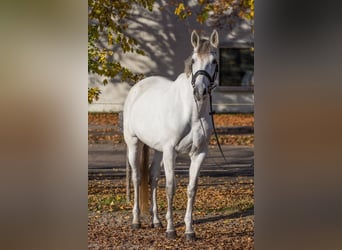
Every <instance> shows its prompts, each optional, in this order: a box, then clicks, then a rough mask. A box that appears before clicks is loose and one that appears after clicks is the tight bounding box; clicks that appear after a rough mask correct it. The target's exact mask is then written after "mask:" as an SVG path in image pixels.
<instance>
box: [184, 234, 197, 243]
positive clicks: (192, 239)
mask: <svg viewBox="0 0 342 250" xmlns="http://www.w3.org/2000/svg"><path fill="white" fill-rule="evenodd" d="M185 239H186V240H188V241H194V240H196V235H195V233H186V234H185Z"/></svg>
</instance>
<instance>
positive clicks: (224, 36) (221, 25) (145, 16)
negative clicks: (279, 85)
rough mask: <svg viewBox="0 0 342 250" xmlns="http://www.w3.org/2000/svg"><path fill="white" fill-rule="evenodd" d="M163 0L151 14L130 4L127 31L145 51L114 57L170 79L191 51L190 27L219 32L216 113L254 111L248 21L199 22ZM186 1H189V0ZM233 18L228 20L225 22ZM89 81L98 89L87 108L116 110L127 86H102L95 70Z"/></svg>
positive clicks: (115, 83)
mask: <svg viewBox="0 0 342 250" xmlns="http://www.w3.org/2000/svg"><path fill="white" fill-rule="evenodd" d="M166 2H167V1H156V3H155V6H154V11H153V12H152V13H151V12H149V11H147V10H144V9H138V8H137V9H135V10H134V12H133V15H132V19H131V21H130V22H131V23H130V29H129V31H130V32H131V35H132V36H133V37H134V38H136V39H137V40H138V41H139V42H140V44H141V45H142V46H141V48H142V49H143V50H144V51H145V53H146V55H145V56H141V55H137V54H130V53H126V54H124V53H121V52H120V50H119V49H116V48H111V49H113V50H114V51H115V50H116V51H115V53H114V58H115V60H120V62H121V63H122V64H123V65H124V66H126V67H128V68H129V69H131V70H132V71H133V72H136V73H143V74H145V76H152V75H160V76H164V77H167V78H169V79H171V80H175V79H176V78H177V76H178V75H179V74H180V73H182V72H183V71H184V61H185V60H186V59H187V58H188V57H189V56H190V55H191V52H192V46H191V43H190V35H191V32H192V30H194V29H196V30H197V32H198V33H199V34H202V35H203V36H207V37H208V36H209V35H210V34H211V32H212V30H213V28H216V30H217V31H218V33H219V38H220V43H219V76H218V83H219V87H217V88H216V90H215V92H214V94H213V105H214V109H215V110H216V112H221V113H251V112H253V110H254V35H253V32H252V28H251V27H252V26H251V23H250V21H246V20H243V19H239V18H235V19H234V20H231V18H230V17H229V16H228V15H227V16H223V17H221V18H220V19H219V20H215V19H214V18H211V19H209V20H208V21H207V23H206V24H204V25H200V24H198V23H197V22H196V21H195V18H189V19H187V20H179V18H178V17H177V16H176V15H175V14H174V13H173V11H174V9H172V8H164V9H162V10H160V7H161V6H165V4H166ZM189 2H190V4H191V2H195V1H189ZM230 21H233V22H232V23H233V25H230V23H231V22H230ZM89 81H90V84H91V86H98V87H99V88H100V89H101V91H102V94H101V96H100V99H99V100H98V101H95V102H94V103H92V104H89V107H88V111H89V112H119V111H121V110H122V109H123V104H124V101H125V97H126V95H127V93H128V91H129V89H130V87H131V86H130V85H129V84H128V83H126V82H120V81H119V80H117V79H112V80H111V81H110V82H109V84H107V85H106V86H103V84H102V79H101V78H100V77H98V76H97V75H89Z"/></svg>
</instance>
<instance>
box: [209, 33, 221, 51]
mask: <svg viewBox="0 0 342 250" xmlns="http://www.w3.org/2000/svg"><path fill="white" fill-rule="evenodd" d="M210 44H211V46H213V47H214V48H217V46H218V44H219V35H218V33H217V31H216V30H214V31H213V33H211V36H210Z"/></svg>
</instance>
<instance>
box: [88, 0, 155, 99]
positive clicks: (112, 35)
mask: <svg viewBox="0 0 342 250" xmlns="http://www.w3.org/2000/svg"><path fill="white" fill-rule="evenodd" d="M153 3H154V0H119V1H113V0H88V73H95V74H97V75H99V76H103V77H104V80H103V84H104V85H106V84H107V83H108V79H110V78H114V77H120V79H121V80H122V81H130V82H137V81H139V80H140V79H142V77H143V76H142V75H141V74H134V73H132V72H131V71H130V70H129V69H128V68H125V67H123V66H122V65H121V63H120V62H119V61H116V60H114V59H113V55H114V52H113V50H112V49H110V48H114V47H115V48H120V50H121V52H123V53H127V52H132V53H137V54H141V55H143V54H144V52H143V51H142V50H141V49H139V44H138V41H137V40H136V39H134V38H132V37H130V36H129V35H128V34H127V29H128V28H129V24H128V21H127V19H128V17H129V16H130V13H131V11H132V10H133V9H134V8H135V7H137V6H141V7H144V8H146V9H148V10H149V11H152V8H153ZM100 93H101V91H100V89H99V88H97V87H95V88H94V87H88V102H89V103H92V102H93V101H94V100H98V98H99V95H100Z"/></svg>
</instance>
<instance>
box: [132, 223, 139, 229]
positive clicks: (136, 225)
mask: <svg viewBox="0 0 342 250" xmlns="http://www.w3.org/2000/svg"><path fill="white" fill-rule="evenodd" d="M140 228H141V224H140V223H138V224H132V229H140Z"/></svg>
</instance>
